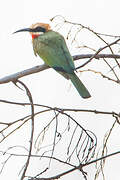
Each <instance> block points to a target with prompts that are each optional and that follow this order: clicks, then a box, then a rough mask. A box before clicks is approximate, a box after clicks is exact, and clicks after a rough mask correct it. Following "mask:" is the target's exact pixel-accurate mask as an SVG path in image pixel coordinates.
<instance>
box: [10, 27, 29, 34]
mask: <svg viewBox="0 0 120 180" xmlns="http://www.w3.org/2000/svg"><path fill="white" fill-rule="evenodd" d="M25 31H27V32H33V29H31V28H24V29H20V30H18V31H15V32H14V33H13V34H15V33H18V32H25Z"/></svg>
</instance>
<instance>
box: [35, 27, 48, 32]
mask: <svg viewBox="0 0 120 180" xmlns="http://www.w3.org/2000/svg"><path fill="white" fill-rule="evenodd" d="M33 31H34V32H45V31H46V29H45V28H43V27H40V26H38V27H36V28H35V29H33Z"/></svg>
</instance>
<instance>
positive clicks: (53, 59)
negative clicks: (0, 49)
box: [33, 31, 91, 98]
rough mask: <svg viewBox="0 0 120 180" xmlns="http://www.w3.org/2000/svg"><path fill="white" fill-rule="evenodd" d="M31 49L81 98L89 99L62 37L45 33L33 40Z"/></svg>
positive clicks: (52, 32) (51, 32) (57, 34)
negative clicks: (69, 83)
mask: <svg viewBox="0 0 120 180" xmlns="http://www.w3.org/2000/svg"><path fill="white" fill-rule="evenodd" d="M33 49H34V52H35V54H38V55H39V56H40V57H41V58H42V59H43V60H44V62H45V63H46V64H47V65H48V66H50V67H52V68H54V69H55V70H56V71H57V72H59V73H60V74H61V75H63V76H64V77H65V78H67V79H70V80H71V81H72V83H73V85H74V86H75V88H76V89H77V91H78V92H79V94H80V95H81V96H82V97H83V98H89V97H91V96H90V93H89V92H88V90H87V89H86V87H85V86H84V85H83V83H82V82H81V80H80V79H79V78H78V77H77V75H76V74H75V73H74V70H75V66H74V62H73V59H72V56H71V55H70V52H69V50H68V48H67V45H66V42H65V40H64V38H63V36H61V35H60V34H59V33H57V32H54V31H49V32H46V33H44V34H43V35H40V36H39V37H38V38H36V39H34V40H33Z"/></svg>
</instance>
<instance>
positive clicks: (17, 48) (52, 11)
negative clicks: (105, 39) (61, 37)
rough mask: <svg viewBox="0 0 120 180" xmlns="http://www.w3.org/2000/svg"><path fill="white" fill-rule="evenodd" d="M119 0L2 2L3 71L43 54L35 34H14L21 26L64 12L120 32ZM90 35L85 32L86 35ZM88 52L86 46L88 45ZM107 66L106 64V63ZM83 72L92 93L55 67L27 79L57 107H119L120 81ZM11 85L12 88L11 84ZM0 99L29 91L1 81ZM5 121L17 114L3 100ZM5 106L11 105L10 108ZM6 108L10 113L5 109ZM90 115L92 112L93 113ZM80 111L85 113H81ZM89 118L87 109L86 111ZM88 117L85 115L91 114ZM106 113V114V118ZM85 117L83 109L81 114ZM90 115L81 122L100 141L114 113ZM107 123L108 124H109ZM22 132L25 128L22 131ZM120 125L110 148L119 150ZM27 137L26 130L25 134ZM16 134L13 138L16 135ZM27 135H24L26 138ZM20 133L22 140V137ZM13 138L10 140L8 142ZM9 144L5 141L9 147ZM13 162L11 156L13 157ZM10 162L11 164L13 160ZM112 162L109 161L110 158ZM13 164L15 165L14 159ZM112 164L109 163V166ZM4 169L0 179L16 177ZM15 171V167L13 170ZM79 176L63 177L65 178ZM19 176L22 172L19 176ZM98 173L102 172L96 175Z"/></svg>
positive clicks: (37, 96)
mask: <svg viewBox="0 0 120 180" xmlns="http://www.w3.org/2000/svg"><path fill="white" fill-rule="evenodd" d="M119 7H120V1H119V0H114V1H113V0H99V1H98V0H91V1H89V0H84V1H83V0H69V1H67V0H66V1H65V0H60V1H56V0H51V1H46V0H43V1H40V0H21V1H16V0H11V1H8V0H4V1H1V2H0V23H1V26H0V49H1V52H0V59H1V60H0V67H1V68H0V77H3V76H6V75H9V74H12V73H15V72H18V71H21V70H24V69H27V68H30V67H33V66H36V65H38V64H40V63H42V61H41V60H40V58H39V57H35V56H34V53H33V50H32V43H31V38H30V36H29V34H28V33H20V34H15V35H12V33H13V32H14V31H16V30H18V29H20V28H25V27H29V26H30V25H31V24H33V23H36V22H49V19H50V18H52V17H53V16H55V15H58V14H60V15H62V16H64V17H65V18H66V19H68V20H69V21H72V22H77V23H81V24H83V25H85V26H89V27H91V28H92V29H94V30H95V31H97V32H101V33H106V34H107V33H108V34H113V35H119V34H120V22H119V14H120V13H119V12H120V10H119ZM84 38H86V37H84ZM86 53H87V51H86ZM103 69H104V67H103ZM80 78H81V79H82V81H84V83H85V84H86V86H87V87H88V89H89V91H90V92H91V95H92V98H91V99H88V100H83V99H82V98H80V97H79V95H78V93H77V91H76V90H75V89H74V88H73V86H70V82H68V81H66V80H65V79H64V78H62V77H61V76H60V75H59V74H57V73H56V72H55V71H53V70H46V71H44V72H41V73H38V74H35V75H31V76H28V77H25V78H23V79H21V80H23V81H24V82H25V83H26V84H27V85H28V87H29V88H30V89H31V92H32V95H33V98H34V102H35V103H39V104H44V105H50V106H53V107H54V106H57V107H71V108H81V109H98V110H105V111H116V112H119V109H120V103H119V102H120V101H119V97H120V95H119V91H120V87H119V85H117V84H113V83H111V82H108V81H107V80H103V79H102V78H101V77H100V76H97V75H94V74H91V73H86V74H85V73H83V74H81V76H80ZM8 87H9V90H8ZM0 99H6V100H11V101H19V102H22V101H24V102H25V101H26V100H27V98H25V95H24V93H23V92H21V91H20V90H19V89H17V88H16V87H14V85H12V84H11V83H9V84H5V85H0ZM0 107H1V109H0V113H1V121H3V120H6V119H7V121H8V117H9V119H10V121H12V118H13V111H14V109H13V111H12V110H11V107H9V106H8V107H7V106H6V105H3V104H1V106H0ZM6 107H7V110H6ZM6 111H7V114H6ZM17 113H18V114H20V113H23V110H20V109H18V110H17V111H16V115H14V118H13V120H14V119H15V118H18V117H19V115H17ZM90 115H91V114H90ZM81 117H82V116H81ZM86 117H87V118H88V117H89V115H87V116H86ZM87 118H86V119H87ZM103 118H104V119H103ZM83 119H84V115H83ZM88 119H89V121H90V122H88V121H85V122H84V121H81V123H82V125H83V126H84V127H86V128H87V129H90V130H92V131H94V133H95V134H96V133H97V137H98V138H101V139H99V141H100V143H101V144H102V139H103V135H104V133H105V132H106V131H107V130H108V129H109V128H110V127H111V124H112V123H113V119H112V118H111V117H110V119H108V116H107V117H104V116H99V115H98V116H96V115H93V116H90V117H89V118H88ZM108 125H109V126H108ZM21 133H22V132H21ZM118 133H119V129H118V128H117V129H116V133H115V131H114V138H113V141H114V146H112V148H111V147H109V148H111V152H114V151H117V150H119V143H118V142H119V141H118V138H120V135H119V134H118ZM26 138H27V136H26ZM13 139H14V144H16V143H17V140H18V139H15V138H13ZM22 140H23V139H22ZM22 140H21V139H20V140H19V142H21V141H22ZM9 145H10V146H12V144H11V143H10V144H8V146H9ZM8 146H5V147H4V145H3V146H1V147H0V150H2V147H4V148H5V149H6V148H7V147H8ZM118 158H119V156H116V157H112V158H110V159H109V160H110V161H109V160H108V161H107V163H106V167H105V172H106V175H107V176H106V179H107V180H108V179H109V180H112V179H117V178H118V176H119V167H120V163H119V162H120V159H119V160H118ZM11 162H12V161H11ZM11 162H9V165H8V166H7V168H8V169H9V170H10V168H11V165H10V163H11ZM109 162H110V163H109ZM12 163H13V166H15V164H14V162H12ZM110 165H111V166H110ZM86 169H87V171H88V179H90V180H92V179H93V178H92V177H91V176H92V174H89V173H90V172H91V169H92V168H91V167H88V168H86ZM12 170H13V168H12V169H11V170H10V171H5V172H3V174H2V175H0V176H1V177H0V179H1V180H2V179H4V180H7V179H8V177H9V178H10V179H12V180H16V177H15V175H13V174H14V171H12ZM11 172H12V173H11ZM73 177H76V180H77V178H78V179H79V176H77V175H76V176H75V175H74V174H73V176H72V175H71V174H70V175H69V176H66V177H64V179H67V178H70V179H72V178H73ZM18 179H19V177H18ZM98 179H100V178H98Z"/></svg>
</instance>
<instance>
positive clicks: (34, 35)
mask: <svg viewBox="0 0 120 180" xmlns="http://www.w3.org/2000/svg"><path fill="white" fill-rule="evenodd" d="M39 36H40V35H39V34H32V39H35V38H37V37H39Z"/></svg>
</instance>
